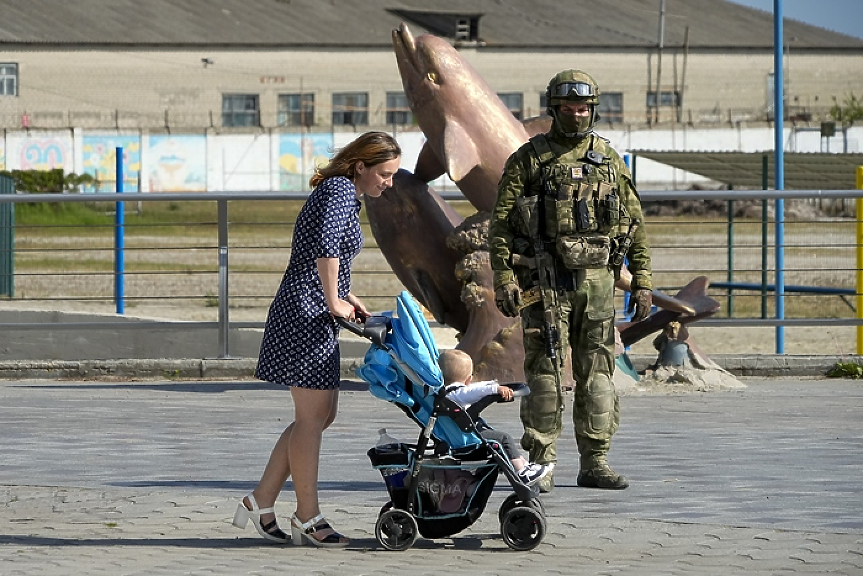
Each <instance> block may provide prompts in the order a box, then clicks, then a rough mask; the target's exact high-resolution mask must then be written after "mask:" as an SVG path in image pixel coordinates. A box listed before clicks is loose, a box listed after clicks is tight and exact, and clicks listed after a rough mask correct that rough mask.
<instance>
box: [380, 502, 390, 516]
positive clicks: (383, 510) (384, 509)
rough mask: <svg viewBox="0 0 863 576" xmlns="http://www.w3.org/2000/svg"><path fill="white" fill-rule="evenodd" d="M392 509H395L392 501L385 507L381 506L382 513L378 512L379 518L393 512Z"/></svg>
mask: <svg viewBox="0 0 863 576" xmlns="http://www.w3.org/2000/svg"><path fill="white" fill-rule="evenodd" d="M392 509H393V501H392V500H390V501H389V502H387V503H386V504H384V505H383V506H381V510H380V512H378V516H380V515H381V514H383V513H384V512H388V511H390V510H392Z"/></svg>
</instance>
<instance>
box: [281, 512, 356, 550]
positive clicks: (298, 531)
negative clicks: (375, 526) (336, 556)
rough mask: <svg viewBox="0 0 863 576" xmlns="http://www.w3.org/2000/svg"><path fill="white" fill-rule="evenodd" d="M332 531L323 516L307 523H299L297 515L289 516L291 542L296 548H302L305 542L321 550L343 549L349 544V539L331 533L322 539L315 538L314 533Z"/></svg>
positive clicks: (336, 533) (320, 515) (318, 516)
mask: <svg viewBox="0 0 863 576" xmlns="http://www.w3.org/2000/svg"><path fill="white" fill-rule="evenodd" d="M328 528H329V529H330V530H333V527H332V526H330V525H329V523H328V522H327V520H326V518H324V515H323V514H318V515H317V516H315V517H314V518H312V519H311V520H309V521H308V522H300V519H299V518H297V515H296V514H294V515H293V516H291V542H293V543H294V544H295V545H296V546H302V545H303V544H305V543H306V542H308V543H309V544H312V545H313V546H320V547H321V548H344V547H346V546H347V545H348V544H350V543H351V541H350V539H349V538H347V537H346V536H342V535H341V534H339V533H338V532H335V531H333V532H332V533H331V534H327V535H326V536H324V537H322V538H318V537H317V536H315V532H318V531H320V530H326V529H328Z"/></svg>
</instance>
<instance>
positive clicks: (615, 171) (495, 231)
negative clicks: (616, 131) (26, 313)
mask: <svg viewBox="0 0 863 576" xmlns="http://www.w3.org/2000/svg"><path fill="white" fill-rule="evenodd" d="M546 137H547V142H548V143H549V146H550V148H551V152H552V153H553V155H554V158H555V159H554V160H552V161H551V162H550V163H548V164H547V165H546V166H554V165H555V164H560V163H563V164H570V165H577V164H578V163H579V162H583V161H584V159H585V158H586V157H587V155H588V152H589V151H595V152H598V153H600V157H604V164H602V165H599V168H600V169H599V170H592V168H596V166H588V167H586V168H585V171H591V172H592V178H594V179H598V180H599V181H600V182H602V181H607V183H608V184H609V185H611V187H612V189H614V190H615V194H616V196H617V198H618V199H619V207H620V208H619V209H620V215H621V216H620V217H621V222H627V223H628V222H629V221H630V220H631V219H635V218H637V219H638V220H639V221H640V222H641V224H640V225H639V226H638V228H637V229H636V230H635V234H634V235H633V240H632V246H631V248H630V249H629V252H628V254H627V258H628V260H629V270H630V272H631V273H632V289H633V290H635V289H638V288H646V289H648V290H651V289H652V288H653V282H652V279H651V268H650V247H649V245H648V242H647V234H646V232H645V227H644V219H643V216H642V213H641V201H640V199H639V197H638V193H637V191H636V190H635V186H634V184H633V182H632V177H631V176H630V173H629V170H628V169H627V167H626V164H625V163H624V162H623V159H622V158H621V157H620V155H619V154H618V153H617V152H616V151H615V150H614V149H613V148H612V147H611V146H610V145H609V144H608V142H607V141H606V140H605V139H603V138H601V137H599V136H597V135H596V134H593V133H591V134H590V135H588V136H587V137H585V138H583V139H581V141H580V142H577V143H576V141H575V140H574V139H571V138H566V137H565V136H563V135H562V134H559V133H557V132H556V131H555V129H554V128H553V129H552V131H551V132H549V133H548V134H547V135H546ZM573 145H575V146H574V147H573ZM572 170H573V172H575V171H576V170H577V171H578V175H577V177H578V178H581V177H582V175H581V169H580V168H577V169H572ZM573 176H575V174H573ZM609 180H610V181H609ZM542 194H543V183H542V176H541V166H540V159H539V157H538V155H537V152H536V150H535V148H534V146H533V144H532V143H531V142H528V143H526V144H524V145H523V146H521V147H520V148H519V149H518V150H516V151H515V152H514V153H513V154H512V155H511V156H510V157H509V159H508V160H507V162H506V167H505V169H504V173H503V175H502V176H501V179H500V183H499V185H498V197H497V203H496V205H495V208H494V211H493V212H492V216H491V222H490V224H489V251H490V256H491V267H492V270H493V271H494V288H495V289H497V288H498V287H500V286H501V285H503V284H506V283H509V282H517V279H516V274H514V272H513V266H512V255H513V241H514V240H517V239H518V238H520V237H521V238H523V237H524V236H525V234H524V228H525V225H524V224H523V218H522V215H521V213H520V211H519V210H518V209H516V199H517V198H519V197H523V196H525V195H528V196H530V195H542ZM520 218H522V220H519V219H520ZM612 234H613V233H612ZM546 239H547V240H548V238H546ZM527 240H528V241H531V240H532V239H531V238H527ZM546 245H548V244H546ZM547 251H548V252H553V251H554V248H553V246H552V247H551V248H550V249H547ZM522 288H523V289H524V288H527V287H525V286H522Z"/></svg>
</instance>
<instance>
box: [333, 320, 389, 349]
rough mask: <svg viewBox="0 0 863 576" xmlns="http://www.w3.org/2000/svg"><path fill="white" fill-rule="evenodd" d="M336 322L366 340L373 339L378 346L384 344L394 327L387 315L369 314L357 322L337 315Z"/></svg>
mask: <svg viewBox="0 0 863 576" xmlns="http://www.w3.org/2000/svg"><path fill="white" fill-rule="evenodd" d="M336 322H337V323H338V325H339V326H341V327H342V328H346V329H347V330H350V331H351V332H353V333H354V334H356V335H357V336H360V337H362V338H365V339H366V340H371V341H372V342H373V343H375V344H377V345H378V346H383V345H384V339H385V338H386V335H387V333H388V332H389V331H390V329H391V328H392V324H391V321H390V319H389V318H388V317H386V316H369V317H367V318H363V319H361V320H359V321H356V322H351V321H350V320H348V319H347V318H340V317H336Z"/></svg>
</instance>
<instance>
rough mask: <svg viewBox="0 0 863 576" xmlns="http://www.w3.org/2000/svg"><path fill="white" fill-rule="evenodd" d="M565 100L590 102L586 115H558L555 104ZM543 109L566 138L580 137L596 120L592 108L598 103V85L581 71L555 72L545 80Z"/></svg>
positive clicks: (595, 114) (588, 130)
mask: <svg viewBox="0 0 863 576" xmlns="http://www.w3.org/2000/svg"><path fill="white" fill-rule="evenodd" d="M565 102H577V103H582V104H588V105H590V114H589V115H588V116H586V117H584V116H580V117H577V118H575V119H573V118H567V117H564V116H561V115H560V114H559V113H558V112H559V110H558V107H559V106H560V105H561V104H563V103H565ZM545 103H546V112H547V113H548V115H549V116H551V117H552V119H553V120H554V125H556V126H557V127H558V129H559V130H561V131H562V132H563V134H564V135H565V136H567V137H576V138H584V137H585V136H586V135H587V134H588V133H590V132H591V131H593V127H594V126H595V125H596V122H597V121H598V120H599V114H598V113H597V111H596V109H597V107H598V106H599V87H598V86H597V85H596V80H594V79H593V77H592V76H591V75H590V74H588V73H587V72H583V71H581V70H564V71H563V72H558V73H557V74H555V75H554V78H552V79H551V82H549V83H548V88H546V90H545Z"/></svg>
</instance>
